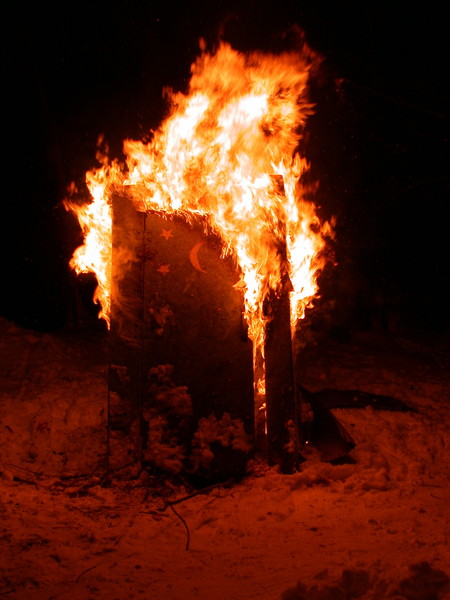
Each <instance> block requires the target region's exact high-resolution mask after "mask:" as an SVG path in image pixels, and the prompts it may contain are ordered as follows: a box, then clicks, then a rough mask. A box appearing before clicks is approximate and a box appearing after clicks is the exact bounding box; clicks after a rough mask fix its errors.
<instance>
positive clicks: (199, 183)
mask: <svg viewBox="0 0 450 600" xmlns="http://www.w3.org/2000/svg"><path fill="white" fill-rule="evenodd" d="M316 61H317V57H316V56H315V55H314V53H313V52H312V51H310V50H309V49H307V48H306V46H305V48H304V49H303V51H301V52H285V53H282V54H277V55H274V54H265V53H262V52H252V53H248V54H244V53H241V52H238V51H236V50H234V49H233V48H232V47H231V46H230V45H228V44H226V43H222V44H221V45H220V46H219V48H218V50H217V51H216V52H215V53H208V52H205V51H204V52H203V53H202V54H201V55H200V56H199V58H198V59H197V61H196V62H195V63H194V64H193V65H192V67H191V72H192V76H191V80H190V84H189V89H188V92H187V93H181V92H179V93H175V92H173V91H166V94H167V97H168V99H169V101H170V105H171V106H170V114H169V116H168V118H167V119H166V120H165V121H164V122H163V123H162V125H161V126H160V128H159V129H158V130H157V131H156V132H154V134H153V136H152V138H151V140H150V141H149V142H144V141H136V140H125V142H124V155H125V166H123V167H122V166H120V165H119V164H118V162H116V161H112V162H109V161H108V160H107V158H106V157H105V156H102V157H100V158H101V166H100V168H98V169H94V170H92V171H90V172H89V173H87V178H86V183H87V186H88V188H89V191H90V194H91V197H92V201H91V203H90V204H88V205H84V206H78V205H75V204H74V203H71V202H67V203H66V205H67V207H68V208H70V209H71V210H73V211H74V212H76V214H77V216H78V219H79V221H80V224H81V227H82V230H83V233H84V235H85V242H84V245H83V246H82V247H81V248H78V249H77V250H76V252H75V254H74V256H73V258H72V261H71V265H72V266H73V268H74V269H76V270H77V272H86V271H92V272H94V273H95V274H96V276H97V279H98V289H97V292H96V301H98V302H99V303H100V304H101V307H102V312H101V315H100V316H101V317H103V318H104V319H106V320H109V310H110V291H111V270H110V269H111V267H110V260H111V201H110V195H111V190H112V188H113V187H114V186H117V185H132V186H135V188H134V189H135V190H136V193H135V194H134V201H135V203H136V207H137V208H138V209H139V210H143V211H146V210H158V211H165V212H168V213H181V214H183V215H184V216H185V217H186V218H189V215H192V214H196V215H202V216H203V217H204V219H205V221H206V222H207V225H208V227H209V228H210V229H211V230H212V231H214V232H215V233H217V234H218V235H219V236H220V237H221V239H222V240H223V244H224V246H223V253H224V255H232V256H233V257H234V259H235V261H236V263H237V265H238V267H239V269H240V272H241V281H240V282H239V284H237V285H239V287H241V288H242V290H243V294H244V301H245V312H246V318H247V321H248V324H249V334H250V337H251V339H252V340H253V342H254V344H255V346H257V347H261V346H262V342H263V339H264V329H265V322H266V320H267V316H266V312H265V310H264V301H265V299H266V298H267V297H268V295H269V293H275V294H276V295H277V294H280V293H281V290H282V287H283V286H284V285H286V281H288V282H289V286H290V289H291V290H292V291H291V294H290V296H291V310H292V324H293V326H295V324H296V323H297V321H298V320H299V319H301V318H303V316H304V314H305V309H306V308H307V307H308V306H310V305H311V303H312V300H313V298H314V297H315V296H316V294H317V276H318V273H319V272H320V269H321V268H323V266H324V262H325V258H323V250H324V249H325V247H326V240H327V237H329V236H331V235H332V227H331V225H330V224H329V223H321V222H320V220H319V218H318V216H317V214H316V211H315V207H314V205H313V204H312V203H311V202H310V201H307V200H306V199H305V193H306V190H305V188H304V187H303V185H302V176H303V175H304V174H305V173H306V172H307V171H308V168H309V166H308V162H307V161H306V159H305V158H304V157H303V156H301V155H300V153H299V142H300V140H301V132H302V130H303V128H304V126H305V124H306V120H307V118H308V116H309V115H310V114H312V112H313V106H312V105H311V103H310V102H309V101H308V82H309V79H310V76H311V70H312V68H313V66H314V64H315V62H316Z"/></svg>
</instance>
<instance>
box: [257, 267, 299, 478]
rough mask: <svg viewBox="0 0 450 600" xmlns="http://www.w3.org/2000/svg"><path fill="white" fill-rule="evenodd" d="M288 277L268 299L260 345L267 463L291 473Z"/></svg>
mask: <svg viewBox="0 0 450 600" xmlns="http://www.w3.org/2000/svg"><path fill="white" fill-rule="evenodd" d="M290 290H291V286H290V281H289V279H288V277H287V275H286V276H285V278H284V282H283V286H282V289H281V293H280V295H279V296H278V297H277V296H276V295H275V293H273V294H272V297H271V298H270V299H269V301H268V306H269V311H270V313H269V317H270V321H269V323H268V325H267V328H266V340H265V346H264V355H265V378H266V413H267V452H268V461H269V464H272V465H279V467H280V471H281V472H282V473H292V472H294V471H295V469H296V468H297V463H298V458H299V448H298V445H299V440H298V423H297V419H298V415H297V412H296V390H295V382H294V370H293V356H292V339H291V324H290V302H289V293H290Z"/></svg>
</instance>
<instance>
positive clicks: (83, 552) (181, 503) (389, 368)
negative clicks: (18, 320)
mask: <svg viewBox="0 0 450 600" xmlns="http://www.w3.org/2000/svg"><path fill="white" fill-rule="evenodd" d="M107 343H108V341H107V339H106V338H105V336H104V335H103V334H102V335H98V334H97V335H89V334H80V333H72V334H69V333H66V334H60V335H54V334H46V333H39V332H33V331H27V330H24V329H21V328H19V327H17V326H16V325H14V324H12V323H9V322H7V321H5V320H0V358H1V363H0V365H1V367H0V432H1V434H0V435H1V438H0V441H1V446H0V472H1V477H0V494H1V495H0V498H1V503H0V512H1V516H2V519H1V530H0V596H4V597H5V598H11V599H17V600H28V599H30V598H33V599H36V600H50V599H52V600H66V599H67V600H68V599H70V600H88V599H92V600H93V599H94V598H95V599H98V598H100V599H108V600H116V599H117V600H128V599H131V598H143V599H161V600H182V599H183V600H186V599H190V598H192V599H198V600H230V599H236V600H250V599H256V598H258V600H301V599H302V600H303V599H305V600H328V599H334V600H341V599H351V598H362V599H363V600H373V599H377V600H383V599H384V598H389V599H396V600H405V599H406V600H432V599H439V600H442V599H448V598H450V580H449V578H450V548H449V545H448V539H449V537H450V516H449V515H450V511H449V507H450V481H449V473H450V470H449V466H450V459H449V447H450V427H449V425H450V369H449V366H450V355H449V354H448V340H447V343H446V341H445V340H431V341H430V340H428V339H420V340H419V339H414V340H412V339H401V338H396V339H393V338H392V337H390V338H387V337H383V336H378V335H372V334H364V335H363V334H360V335H354V336H353V337H352V339H351V341H350V342H347V343H339V342H337V341H332V340H320V341H319V342H318V343H317V344H310V345H308V347H306V348H305V349H303V350H302V353H301V356H300V357H299V361H298V364H299V377H300V379H301V382H302V385H303V386H304V387H306V388H307V389H310V390H311V391H317V390H320V389H322V388H324V387H334V388H340V389H358V390H363V391H368V392H371V393H377V394H386V395H391V396H393V397H395V398H398V399H399V400H401V401H403V402H404V403H406V404H407V405H408V406H410V407H411V408H413V409H414V411H410V412H400V411H385V410H374V409H373V408H371V407H369V408H365V409H358V408H352V409H336V410H334V411H333V412H334V414H335V415H336V417H337V418H338V419H339V421H340V422H341V423H342V424H343V425H344V426H345V427H346V428H347V430H348V431H349V433H351V435H352V437H353V438H354V440H355V442H356V447H355V449H354V450H353V451H352V452H351V456H352V457H353V459H354V462H352V463H349V464H340V465H336V466H333V465H332V464H330V463H325V462H322V461H321V459H320V457H319V456H318V455H317V453H315V452H314V450H310V451H309V452H308V453H305V458H306V460H305V462H303V463H302V465H301V469H300V470H299V472H297V473H294V474H292V475H283V474H280V473H278V472H277V470H276V469H275V468H269V467H267V465H265V464H264V462H262V461H255V463H254V464H253V465H252V469H251V471H250V473H249V475H248V476H247V477H246V478H244V479H243V480H242V481H240V482H237V483H234V484H228V485H218V486H215V487H211V488H209V489H206V490H202V491H199V490H193V489H189V488H187V487H183V486H181V485H176V484H175V483H173V482H171V481H170V480H169V479H167V480H163V479H162V478H161V477H160V476H158V477H157V476H155V475H153V474H151V473H148V472H144V473H142V474H141V476H140V477H139V478H137V479H131V480H121V479H117V478H114V477H105V476H104V474H102V465H103V462H102V461H104V453H105V450H104V449H105V444H106V403H107V366H108V364H107ZM228 425H229V426H231V425H232V424H231V423H229V424H228Z"/></svg>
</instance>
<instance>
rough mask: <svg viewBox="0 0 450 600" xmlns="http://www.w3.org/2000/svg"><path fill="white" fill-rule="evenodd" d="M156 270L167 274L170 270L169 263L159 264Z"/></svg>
mask: <svg viewBox="0 0 450 600" xmlns="http://www.w3.org/2000/svg"><path fill="white" fill-rule="evenodd" d="M157 270H158V271H159V272H160V273H162V274H163V275H167V273H169V272H170V265H161V266H160V267H158V269H157Z"/></svg>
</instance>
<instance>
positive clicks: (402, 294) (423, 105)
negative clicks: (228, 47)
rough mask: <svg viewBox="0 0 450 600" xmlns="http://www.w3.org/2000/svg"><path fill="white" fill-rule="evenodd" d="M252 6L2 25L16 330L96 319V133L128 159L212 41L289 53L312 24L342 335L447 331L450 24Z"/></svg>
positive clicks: (312, 145)
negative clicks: (79, 190)
mask: <svg viewBox="0 0 450 600" xmlns="http://www.w3.org/2000/svg"><path fill="white" fill-rule="evenodd" d="M240 4H241V6H240V5H239V3H234V4H233V2H226V3H221V2H218V3H213V2H211V3H207V2H204V1H202V2H191V3H189V2H186V3H182V4H175V3H173V2H170V0H169V1H168V2H161V1H160V0H158V1H157V2H151V1H147V2H145V1H143V0H140V1H138V0H130V1H127V0H120V1H113V2H70V1H69V2H68V3H65V4H60V5H52V6H50V4H48V5H46V4H45V3H40V4H39V3H37V4H35V5H34V7H33V8H31V9H27V10H26V11H25V10H23V9H22V8H21V7H20V6H19V5H18V6H17V8H15V9H13V14H10V16H9V17H8V18H7V19H5V23H4V27H5V29H7V30H9V33H10V39H11V40H12V41H11V42H10V45H9V47H8V48H7V51H6V53H5V55H4V62H5V63H6V67H7V71H6V72H7V74H6V78H7V82H6V86H5V91H4V94H5V96H6V100H7V106H8V108H7V109H6V112H4V119H5V120H6V131H8V134H7V135H5V136H4V146H5V147H4V153H6V154H4V156H6V158H4V171H3V172H4V177H5V178H6V179H7V185H6V188H5V194H6V198H4V206H5V207H6V211H5V212H4V213H3V215H4V216H3V234H4V235H3V241H4V242H5V241H6V244H5V247H4V249H3V259H4V264H5V268H4V274H3V282H4V285H3V286H2V288H3V292H2V301H1V305H0V315H1V316H4V317H6V318H7V319H10V320H11V321H13V322H16V323H17V324H19V325H23V326H25V327H27V328H30V329H39V330H44V331H46V330H48V331H58V330H64V329H65V328H67V327H68V326H70V325H71V324H73V322H74V321H77V320H78V321H79V320H82V319H88V321H89V318H90V316H92V315H94V316H95V307H93V306H92V305H91V301H90V295H91V291H92V281H91V280H90V279H89V278H87V279H83V280H81V281H78V282H76V280H75V278H74V276H73V275H72V274H71V272H70V270H69V268H68V266H67V264H68V261H69V259H70V256H71V254H72V252H73V250H74V249H75V247H76V246H77V245H79V244H80V242H81V237H80V231H79V228H78V225H77V223H76V221H75V219H74V217H73V216H72V215H71V214H69V213H67V212H66V211H65V210H64V209H63V208H62V206H61V200H62V199H63V197H64V195H65V190H66V187H67V186H68V184H69V183H70V182H71V181H76V182H77V183H78V184H81V183H82V181H83V178H84V173H85V171H86V170H88V169H90V168H92V167H93V166H95V165H96V163H95V152H96V143H97V138H98V136H99V134H101V133H103V134H104V135H105V138H106V140H107V141H108V142H109V145H110V147H111V149H112V153H113V154H115V155H119V154H120V149H121V142H122V140H123V139H124V138H126V137H132V138H135V139H137V138H141V137H142V136H144V135H145V134H147V133H148V131H149V130H150V129H152V128H156V127H157V126H158V124H159V123H160V122H161V120H162V118H163V117H164V111H165V105H164V101H163V99H162V89H163V87H165V86H171V87H173V88H175V89H185V88H186V85H187V82H188V80H189V68H190V64H191V63H192V62H193V61H194V60H195V58H196V56H197V55H198V53H199V50H198V40H199V38H200V37H203V38H205V39H206V40H207V42H208V43H209V44H210V46H212V45H213V44H214V43H217V41H218V39H219V38H220V37H222V39H224V40H225V41H228V42H230V43H231V44H232V45H233V46H234V47H236V48H237V49H239V50H247V49H261V50H268V51H276V50H278V49H280V48H281V47H282V44H283V43H284V42H283V39H286V35H285V34H286V33H287V32H288V31H289V30H290V28H292V26H294V25H297V26H299V27H300V28H301V29H303V31H304V33H305V36H306V39H307V41H308V43H309V45H310V46H311V47H312V48H313V49H314V50H316V51H317V52H319V53H320V54H322V56H323V57H324V62H323V65H322V71H321V74H320V77H319V78H318V80H317V82H316V83H315V84H314V86H313V89H312V90H311V94H312V99H313V100H314V101H315V102H316V114H315V116H314V117H312V118H311V121H310V125H309V128H308V137H307V150H308V158H309V159H310V161H311V163H312V169H313V174H314V175H315V176H317V178H318V179H319V180H320V188H319V191H318V194H317V198H316V202H317V204H318V205H319V206H320V207H321V210H322V212H323V214H324V216H330V215H332V214H334V215H336V216H337V224H338V225H337V239H336V255H337V261H338V266H337V267H336V269H335V270H334V272H333V273H332V274H326V276H325V278H324V283H323V285H324V293H325V296H327V295H329V296H334V297H335V299H336V304H337V306H335V308H334V311H335V313H334V316H333V318H334V319H335V321H336V323H337V325H339V326H341V327H342V328H343V329H346V328H352V327H356V328H357V327H360V328H364V327H370V326H371V320H372V316H371V315H372V313H373V311H377V310H380V309H379V307H380V306H382V307H384V308H382V309H381V310H382V311H385V312H386V315H387V314H388V313H389V311H391V310H394V311H397V312H399V313H400V315H401V318H400V322H401V327H404V328H408V329H414V328H416V329H417V330H427V331H431V332H434V333H445V332H448V331H449V330H450V318H449V315H448V312H449V311H448V308H449V306H448V304H449V302H448V292H447V286H448V283H449V281H450V273H449V258H450V256H449V250H448V240H449V239H450V235H449V222H450V219H449V217H450V214H449V213H450V210H449V192H450V179H449V167H450V162H449V140H450V138H449V135H450V111H449V106H450V94H449V84H448V77H449V73H450V61H449V54H450V52H449V41H448V40H449V38H448V32H447V25H446V23H447V19H446V17H445V15H444V9H443V8H442V9H438V8H433V6H432V4H427V5H425V6H424V5H421V7H420V9H419V8H413V7H412V5H411V6H410V8H409V10H408V11H406V10H405V9H401V8H400V7H395V8H393V7H390V8H389V9H387V8H385V7H382V6H381V5H379V4H377V3H368V4H367V5H366V3H360V4H359V7H358V8H356V9H355V8H350V7H342V6H338V4H337V3H336V4H333V5H332V7H331V8H330V7H329V6H327V5H326V3H320V2H317V3H313V2H308V3H304V2H302V1H301V0H297V1H289V0H278V1H277V2H274V1H273V2H270V1H268V0H261V1H259V2H255V1H253V0H252V1H250V2H242V3H240ZM76 298H78V308H77V309H75V306H76V304H77V300H76ZM80 300H81V305H82V309H81V310H82V311H83V310H84V311H85V314H83V315H82V316H80ZM386 315H384V316H383V318H385V319H386V320H388V316H386ZM89 322H91V321H89ZM93 322H94V319H92V323H93ZM97 326H98V325H97Z"/></svg>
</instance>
